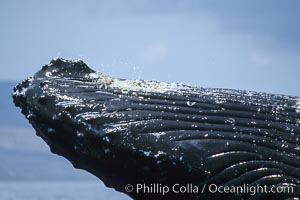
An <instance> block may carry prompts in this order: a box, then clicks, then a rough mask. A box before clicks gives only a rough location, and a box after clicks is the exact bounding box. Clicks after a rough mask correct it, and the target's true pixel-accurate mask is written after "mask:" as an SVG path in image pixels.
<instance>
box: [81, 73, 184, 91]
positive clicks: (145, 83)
mask: <svg viewBox="0 0 300 200" xmlns="http://www.w3.org/2000/svg"><path fill="white" fill-rule="evenodd" d="M86 78H88V79H91V80H93V81H95V82H97V83H99V84H100V85H104V86H105V87H104V88H108V87H110V88H112V89H114V88H117V89H121V91H122V93H124V94H127V93H128V92H129V91H141V92H156V93H166V92H180V91H181V90H183V89H188V88H189V87H188V86H184V85H181V84H177V83H166V82H160V81H150V80H125V79H116V78H111V77H109V76H106V75H104V74H102V73H99V72H96V73H90V74H88V75H86Z"/></svg>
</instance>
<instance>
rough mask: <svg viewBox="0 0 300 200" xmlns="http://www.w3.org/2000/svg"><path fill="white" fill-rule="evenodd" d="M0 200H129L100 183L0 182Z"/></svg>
mask: <svg viewBox="0 0 300 200" xmlns="http://www.w3.org/2000/svg"><path fill="white" fill-rule="evenodd" d="M0 199H1V200H102V199H103V200H130V198H129V197H128V196H126V195H125V194H122V193H119V192H116V191H114V190H113V189H109V188H106V187H105V186H104V185H103V183H101V182H100V181H0Z"/></svg>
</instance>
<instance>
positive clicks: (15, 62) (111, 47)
mask: <svg viewBox="0 0 300 200" xmlns="http://www.w3.org/2000/svg"><path fill="white" fill-rule="evenodd" d="M299 9H300V1H297V0H287V1H282V0H251V1H240V0H228V1H217V0H209V1H208V0H127V1H122V0H107V1H103V0H90V1H85V0H65V1H60V0H52V1H39V0H27V1H22V0H19V1H18V0H1V1H0V26H1V31H0V55H1V65H0V69H1V73H0V81H21V80H22V79H24V78H27V77H29V76H32V75H33V74H34V73H35V72H36V71H38V70H39V69H41V66H42V65H44V64H47V63H49V62H50V60H51V59H52V58H56V57H63V58H66V59H82V60H83V61H84V62H86V63H87V64H88V65H89V66H90V67H92V68H93V69H95V70H97V71H100V72H102V73H105V74H107V75H110V76H113V77H119V78H129V79H147V80H160V81H166V82H180V83H184V84H190V85H194V86H201V87H218V88H235V89H246V90H256V91H262V92H271V93H280V94H289V95H296V96H300V89H299V87H298V86H299V85H300V78H299V74H300V20H299V19H300V12H299Z"/></svg>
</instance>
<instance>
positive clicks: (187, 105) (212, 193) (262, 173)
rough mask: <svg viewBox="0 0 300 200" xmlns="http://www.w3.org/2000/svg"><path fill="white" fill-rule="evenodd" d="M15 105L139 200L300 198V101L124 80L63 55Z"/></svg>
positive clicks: (83, 164)
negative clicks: (258, 188)
mask: <svg viewBox="0 0 300 200" xmlns="http://www.w3.org/2000/svg"><path fill="white" fill-rule="evenodd" d="M13 99H14V103H15V105H16V106H17V107H20V108H21V111H22V113H23V114H24V115H25V117H26V118H27V119H28V121H29V122H30V124H31V125H32V126H33V128H34V129H35V131H36V134H37V135H38V136H39V137H41V138H42V139H43V140H44V141H45V142H46V143H47V144H48V145H49V147H50V149H51V152H52V153H55V154H58V155H61V156H63V157H65V158H66V159H68V160H69V161H70V162H71V163H72V164H73V166H74V167H75V168H80V169H84V170H86V171H88V172H90V173H91V174H93V175H95V176H96V177H98V178H99V179H101V180H102V181H103V182H104V184H105V185H106V186H107V187H110V188H114V189H115V190H117V191H120V192H123V193H126V194H128V195H129V196H130V197H132V198H133V199H137V200H141V199H158V200H159V199H187V200H191V199H269V198H272V199H294V198H296V197H298V196H299V195H300V141H299V138H300V127H299V124H300V99H299V98H298V97H294V96H288V95H277V94H268V93H263V92H254V91H245V90H234V89H221V88H202V87H193V86H189V85H184V84H176V83H165V82H160V81H146V80H126V79H118V78H112V77H109V76H107V75H105V74H102V73H100V72H96V71H94V70H92V69H91V68H89V67H88V66H87V65H86V64H85V63H84V62H83V61H81V60H75V61H71V60H65V59H60V58H57V59H53V60H52V61H51V62H50V63H49V64H47V65H45V66H43V67H42V69H41V70H40V71H38V72H37V73H36V74H35V75H34V76H33V77H32V78H28V79H25V80H24V81H22V82H21V83H19V84H18V85H16V86H15V88H14V92H13ZM174 187H175V188H174ZM176 187H177V189H176ZM254 187H262V188H264V191H256V192H255V191H254V193H250V192H249V191H250V190H249V188H254ZM220 188H222V190H221V189H220ZM224 188H227V189H226V191H225V189H224ZM245 188H247V189H245ZM262 188H260V189H262ZM278 188H279V189H280V190H278ZM286 188H288V189H292V191H291V190H289V191H286V190H284V189H286ZM165 189H169V190H168V191H167V190H165ZM238 189H241V190H238ZM162 191H165V192H164V193H163V192H162Z"/></svg>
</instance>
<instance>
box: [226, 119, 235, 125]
mask: <svg viewBox="0 0 300 200" xmlns="http://www.w3.org/2000/svg"><path fill="white" fill-rule="evenodd" d="M225 123H226V124H231V125H234V124H235V119H233V118H228V119H226V120H225Z"/></svg>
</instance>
